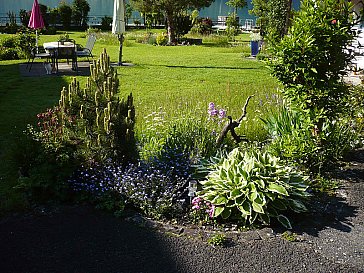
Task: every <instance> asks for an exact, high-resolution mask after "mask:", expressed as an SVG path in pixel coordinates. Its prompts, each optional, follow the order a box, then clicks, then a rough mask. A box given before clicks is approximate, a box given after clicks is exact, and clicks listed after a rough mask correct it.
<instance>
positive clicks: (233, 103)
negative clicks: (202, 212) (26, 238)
mask: <svg viewBox="0 0 364 273" xmlns="http://www.w3.org/2000/svg"><path fill="white" fill-rule="evenodd" d="M69 34H70V37H71V38H74V39H75V40H76V42H77V43H79V44H83V45H84V44H85V43H86V36H85V33H84V32H69ZM142 34H143V32H141V33H138V35H142ZM103 35H104V36H103V38H102V39H99V40H98V41H97V42H96V45H95V48H94V50H93V54H94V55H95V56H96V58H97V56H98V55H99V54H100V53H101V51H102V50H103V48H106V50H107V52H108V54H109V55H110V58H111V61H113V62H116V61H117V59H118V49H119V46H118V42H117V39H116V38H115V37H112V36H111V35H105V34H103ZM133 35H134V36H133ZM2 37H4V35H0V39H1V38H2ZM58 37H59V34H58V35H54V36H50V35H42V36H41V37H40V40H39V43H40V44H42V43H44V42H49V41H56V40H57V38H58ZM126 37H127V40H126V42H125V46H124V48H123V61H124V62H129V63H132V64H133V66H123V67H119V68H117V71H118V74H119V77H120V93H121V96H125V95H127V94H129V93H130V92H132V93H133V96H134V100H135V105H136V113H137V130H142V129H143V128H144V126H143V120H144V118H143V117H144V116H146V115H148V114H150V113H151V112H153V111H155V110H157V109H158V108H159V107H162V108H163V110H164V111H165V112H166V113H167V117H169V118H173V117H176V116H181V117H183V116H184V115H186V113H187V112H188V113H190V112H191V111H190V110H191V109H192V110H193V112H195V113H197V115H199V114H200V115H205V114H206V113H207V106H208V103H209V102H211V101H213V102H215V104H217V105H219V106H221V107H224V108H226V109H228V114H229V115H232V116H233V118H238V116H239V115H240V114H241V108H242V107H243V105H244V103H245V100H246V98H247V97H248V96H249V95H252V94H254V95H255V97H254V99H252V100H251V102H250V104H249V107H248V120H247V121H246V122H245V123H244V124H243V125H242V126H241V128H239V129H238V133H240V134H246V135H248V136H249V137H250V138H251V139H261V138H262V137H264V135H263V134H262V125H261V123H260V122H259V119H258V117H259V115H261V114H262V112H263V115H264V111H266V109H263V108H261V106H260V105H261V102H262V101H263V102H265V101H267V103H269V102H270V99H269V97H270V96H271V95H272V94H274V93H275V92H276V88H277V83H276V81H275V80H274V79H273V78H272V77H271V76H270V75H269V71H268V70H267V69H266V67H265V64H264V63H261V62H258V61H256V60H250V59H245V58H243V57H242V52H244V51H246V50H247V49H246V47H245V46H236V47H219V46H213V44H211V43H209V44H208V45H202V46H173V47H171V46H165V47H159V46H152V45H146V44H138V43H135V42H134V40H133V39H132V38H133V37H135V33H134V34H128V35H126ZM128 37H131V38H130V39H128ZM244 39H246V37H245V38H244V37H243V38H241V40H244ZM24 61H25V60H19V61H2V62H0V81H1V87H0V160H1V162H2V164H1V166H0V200H1V201H0V203H1V204H0V209H5V208H14V207H16V205H19V204H20V205H21V204H22V198H21V196H19V195H16V194H14V190H13V189H12V187H13V186H14V185H16V180H17V165H16V163H15V162H14V160H13V152H12V147H16V145H17V142H16V139H18V137H20V136H21V135H22V132H23V131H24V129H25V128H26V125H27V124H28V123H31V124H34V123H35V122H36V114H37V113H39V112H41V111H44V110H45V109H46V108H48V107H52V106H53V105H54V104H56V103H57V101H58V98H59V93H60V90H61V88H62V87H63V86H66V85H67V84H68V83H69V82H70V81H71V79H72V77H54V76H51V77H38V78H29V77H21V76H20V75H19V63H21V62H24ZM78 79H79V80H80V81H81V85H83V84H84V83H85V80H86V78H85V77H81V76H79V77H78ZM266 97H268V100H267V99H266ZM268 108H269V107H268Z"/></svg>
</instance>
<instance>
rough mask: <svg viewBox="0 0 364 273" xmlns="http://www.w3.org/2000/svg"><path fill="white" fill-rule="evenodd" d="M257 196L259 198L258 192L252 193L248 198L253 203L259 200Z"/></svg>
mask: <svg viewBox="0 0 364 273" xmlns="http://www.w3.org/2000/svg"><path fill="white" fill-rule="evenodd" d="M257 196H258V194H257V192H256V191H253V192H251V193H250V194H249V196H248V198H249V200H250V201H252V202H253V201H254V200H255V198H257Z"/></svg>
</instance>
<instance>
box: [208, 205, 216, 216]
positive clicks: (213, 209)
mask: <svg viewBox="0 0 364 273" xmlns="http://www.w3.org/2000/svg"><path fill="white" fill-rule="evenodd" d="M214 212H215V206H214V205H212V206H211V209H210V211H209V216H210V218H213V217H214Z"/></svg>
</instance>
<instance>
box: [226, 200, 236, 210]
mask: <svg viewBox="0 0 364 273" xmlns="http://www.w3.org/2000/svg"><path fill="white" fill-rule="evenodd" d="M225 206H226V207H229V208H231V207H235V206H236V204H235V202H234V200H230V201H229V202H227V204H226V205H225Z"/></svg>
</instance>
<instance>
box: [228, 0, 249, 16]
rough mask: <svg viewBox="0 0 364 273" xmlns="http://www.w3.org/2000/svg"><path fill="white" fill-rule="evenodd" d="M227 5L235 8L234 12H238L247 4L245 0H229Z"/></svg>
mask: <svg viewBox="0 0 364 273" xmlns="http://www.w3.org/2000/svg"><path fill="white" fill-rule="evenodd" d="M226 5H228V6H230V7H233V8H234V13H235V14H238V8H241V9H242V8H244V7H245V6H246V1H245V0H229V1H227V2H226Z"/></svg>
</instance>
